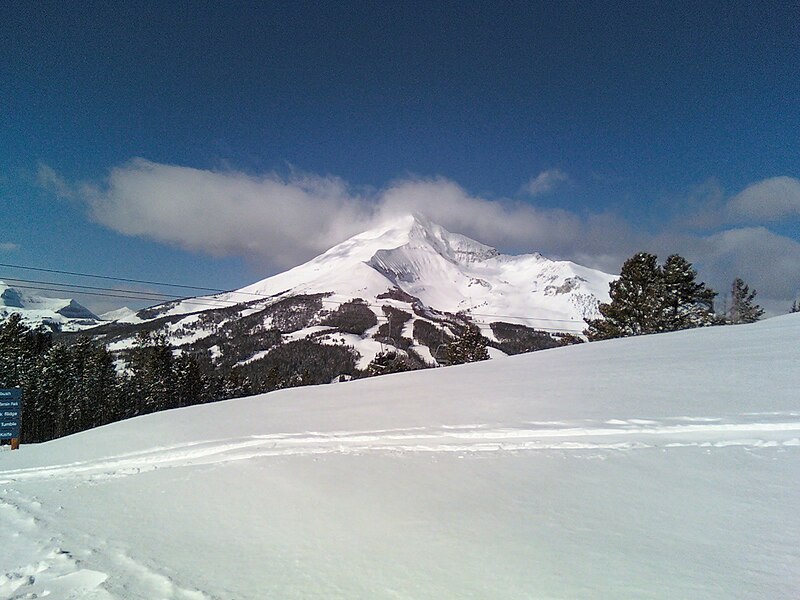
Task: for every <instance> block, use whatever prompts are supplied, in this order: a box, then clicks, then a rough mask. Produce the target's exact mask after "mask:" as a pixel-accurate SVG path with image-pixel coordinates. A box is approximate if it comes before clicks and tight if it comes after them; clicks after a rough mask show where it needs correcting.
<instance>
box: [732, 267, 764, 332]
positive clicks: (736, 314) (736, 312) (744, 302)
mask: <svg viewBox="0 0 800 600" xmlns="http://www.w3.org/2000/svg"><path fill="white" fill-rule="evenodd" d="M755 297H756V290H755V289H754V290H752V291H750V287H749V286H748V285H747V284H746V283H745V282H744V281H743V280H742V279H740V278H739V277H737V278H736V279H734V280H733V284H732V285H731V308H730V311H729V313H728V320H729V322H730V323H732V324H734V325H736V324H739V323H755V322H756V321H758V320H759V319H760V318H761V316H762V315H763V314H764V310H763V309H762V308H761V307H760V306H759V305H758V304H756V303H755V302H754V300H755Z"/></svg>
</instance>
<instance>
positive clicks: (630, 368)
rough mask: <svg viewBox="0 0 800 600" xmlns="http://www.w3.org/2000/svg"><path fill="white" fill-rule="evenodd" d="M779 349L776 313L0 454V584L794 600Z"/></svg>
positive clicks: (43, 589) (277, 396)
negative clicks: (748, 322) (739, 322)
mask: <svg viewBox="0 0 800 600" xmlns="http://www.w3.org/2000/svg"><path fill="white" fill-rule="evenodd" d="M799 340H800V315H786V316H784V317H778V318H774V319H769V320H766V321H762V322H760V323H756V324H753V325H739V326H730V327H712V328H704V329H695V330H689V331H683V332H677V333H669V334H661V335H653V336H644V337H638V338H627V339H622V340H611V341H607V342H596V343H592V344H582V345H576V346H570V347H565V348H558V349H554V350H547V351H543V352H537V353H533V354H526V355H522V356H517V357H511V358H509V359H506V360H502V361H489V362H484V363H477V364H472V365H467V366H462V367H449V368H443V369H435V370H428V371H417V372H414V373H406V374H399V375H390V376H386V377H378V378H372V379H366V380H361V381H357V382H351V383H344V384H337V385H327V386H317V387H305V388H296V389H291V390H284V391H280V392H275V393H271V394H268V395H265V396H256V397H251V398H243V399H238V400H232V401H227V402H220V403H216V404H211V405H204V406H195V407H191V408H187V409H179V410H173V411H169V412H164V413H158V414H152V415H148V416H146V417H140V418H136V419H132V420H129V421H125V422H120V423H115V424H113V425H109V426H106V427H102V428H99V429H96V430H93V431H87V432H84V433H81V434H78V435H74V436H70V437H68V438H63V439H60V440H56V441H53V442H48V443H45V444H41V445H37V446H23V447H22V449H21V450H19V451H16V452H2V453H0V539H2V540H3V551H2V552H0V596H2V597H4V598H15V599H16V598H29V597H45V596H47V597H51V598H95V599H98V598H102V599H115V598H117V599H133V598H143V599H144V598H147V599H151V598H176V599H189V598H191V599H208V600H211V599H224V600H238V599H254V600H261V599H264V598H280V599H282V600H291V599H293V598H304V599H305V598H326V599H327V598H340V599H353V598H364V599H367V598H368V599H370V600H381V599H384V598H386V599H389V598H391V599H397V598H414V599H436V600H439V599H443V598H459V599H462V598H472V599H498V600H500V599H502V600H510V599H515V598H519V599H522V598H525V599H528V598H570V599H572V598H581V599H594V598H597V599H607V598H625V599H628V598H630V599H637V600H638V599H669V600H672V599H674V598H691V599H693V600H701V599H708V600H712V599H713V600H718V599H719V598H726V599H753V600H755V599H762V598H770V599H771V600H784V599H785V600H789V599H794V598H797V590H798V589H800V547H799V546H798V544H797V540H798V539H800V513H798V511H797V507H798V506H800V469H798V464H800V395H798V393H797V390H798V389H800V369H797V365H798V364H800V344H799V343H798V341H799ZM48 593H49V596H48Z"/></svg>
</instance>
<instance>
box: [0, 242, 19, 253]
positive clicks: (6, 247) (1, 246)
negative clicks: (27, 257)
mask: <svg viewBox="0 0 800 600" xmlns="http://www.w3.org/2000/svg"><path fill="white" fill-rule="evenodd" d="M19 249H20V245H19V244H15V243H14V242H0V250H2V251H3V252H14V251H15V250H19Z"/></svg>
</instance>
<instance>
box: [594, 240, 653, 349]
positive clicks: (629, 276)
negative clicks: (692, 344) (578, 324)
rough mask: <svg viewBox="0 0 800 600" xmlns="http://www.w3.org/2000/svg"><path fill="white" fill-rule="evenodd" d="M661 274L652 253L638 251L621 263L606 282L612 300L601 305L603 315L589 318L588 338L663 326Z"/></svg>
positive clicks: (640, 332)
mask: <svg viewBox="0 0 800 600" xmlns="http://www.w3.org/2000/svg"><path fill="white" fill-rule="evenodd" d="M665 295H666V291H665V284H664V276H663V272H662V269H661V267H659V265H658V259H657V257H656V256H655V255H654V254H649V253H647V252H639V253H638V254H635V255H634V256H632V257H631V258H629V259H628V260H626V261H625V263H624V264H623V265H622V270H621V272H620V276H619V279H617V280H615V281H612V282H611V283H610V284H609V296H611V303H609V304H601V305H600V314H601V315H603V318H602V319H591V320H588V321H587V323H588V324H589V327H588V329H587V330H586V331H585V332H584V333H585V334H586V336H587V337H588V338H589V340H592V341H594V340H605V339H610V338H618V337H626V336H630V335H641V334H645V333H656V332H658V331H662V330H663V323H664V318H663V317H664V315H663V313H664V310H665V307H664V298H665Z"/></svg>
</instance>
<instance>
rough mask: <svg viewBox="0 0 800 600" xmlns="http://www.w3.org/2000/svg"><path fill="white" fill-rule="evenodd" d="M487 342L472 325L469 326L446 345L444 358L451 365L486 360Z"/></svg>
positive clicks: (487, 352)
mask: <svg viewBox="0 0 800 600" xmlns="http://www.w3.org/2000/svg"><path fill="white" fill-rule="evenodd" d="M487 345H488V340H487V339H486V338H485V337H484V336H483V335H481V332H480V330H479V329H478V328H477V327H475V326H474V325H469V326H467V328H466V329H465V330H464V333H463V334H462V335H461V336H459V337H457V338H456V339H455V340H453V341H452V342H450V343H449V344H448V345H447V349H446V353H445V356H446V358H447V362H448V363H450V364H451V365H460V364H463V363H470V362H476V361H479V360H488V359H489V351H488V350H487V349H486V347H487Z"/></svg>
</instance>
